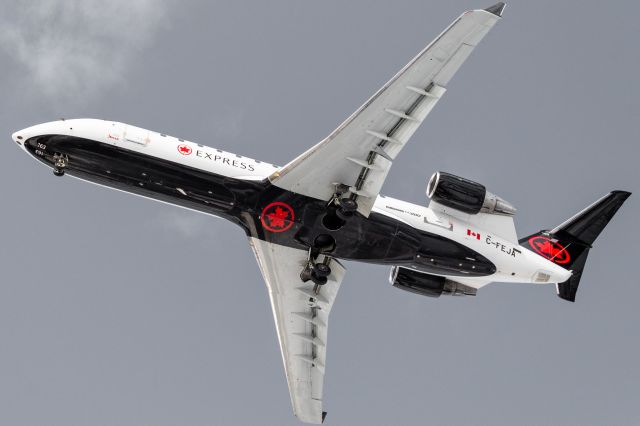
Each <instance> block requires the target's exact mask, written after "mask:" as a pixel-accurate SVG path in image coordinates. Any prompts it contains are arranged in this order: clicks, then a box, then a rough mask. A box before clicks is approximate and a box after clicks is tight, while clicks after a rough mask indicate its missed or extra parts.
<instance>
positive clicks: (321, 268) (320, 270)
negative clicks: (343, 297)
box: [313, 263, 331, 278]
mask: <svg viewBox="0 0 640 426" xmlns="http://www.w3.org/2000/svg"><path fill="white" fill-rule="evenodd" d="M313 275H315V276H316V277H320V278H323V277H324V278H326V277H328V276H329V275H331V268H330V267H329V265H325V264H324V263H316V264H315V265H313Z"/></svg>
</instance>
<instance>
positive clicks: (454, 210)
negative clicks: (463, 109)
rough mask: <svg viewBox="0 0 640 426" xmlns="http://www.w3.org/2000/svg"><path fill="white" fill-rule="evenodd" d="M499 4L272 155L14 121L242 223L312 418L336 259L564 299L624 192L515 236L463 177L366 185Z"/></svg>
mask: <svg viewBox="0 0 640 426" xmlns="http://www.w3.org/2000/svg"><path fill="white" fill-rule="evenodd" d="M503 10H504V3H498V4H496V5H494V6H491V7H489V8H487V9H485V10H472V11H468V12H465V13H463V14H462V15H461V16H460V17H458V18H457V19H456V20H455V21H454V22H453V23H452V24H451V25H450V26H449V27H448V28H447V29H445V30H444V32H442V33H441V34H440V35H439V36H438V37H437V38H436V39H435V40H434V41H433V42H432V43H431V44H429V45H428V46H427V47H426V48H425V49H424V50H423V51H422V52H420V53H419V54H418V56H416V57H415V58H414V59H413V60H412V61H411V62H409V64H408V65H406V66H405V67H404V68H402V70H400V72H398V73H397V74H396V75H395V76H394V77H393V78H392V79H391V80H389V82H388V83H386V84H385V85H384V86H383V87H382V88H381V89H380V90H379V91H378V92H376V93H375V94H374V95H373V96H372V97H371V99H369V100H368V101H367V102H366V103H365V104H364V105H363V106H362V107H360V108H359V109H358V110H357V111H356V112H355V113H353V115H351V116H350V117H349V118H347V120H346V121H345V122H344V123H342V124H341V125H340V126H339V127H338V128H337V129H336V130H334V131H333V133H331V134H330V135H329V136H327V138H326V139H324V140H322V141H321V142H320V143H318V144H317V145H315V146H314V147H312V148H311V149H309V150H308V151H306V152H304V153H303V154H301V155H300V156H299V157H297V158H295V159H293V160H292V161H291V162H289V163H288V164H287V165H285V166H284V167H275V166H273V165H271V164H267V163H264V162H260V161H257V160H253V159H250V158H245V157H241V156H239V155H235V154H231V153H229V152H224V151H221V150H219V149H213V148H209V147H206V146H203V145H200V144H198V143H195V142H191V141H186V140H182V139H177V138H174V137H171V136H167V135H165V134H162V133H157V132H153V131H149V130H145V129H142V128H139V127H135V126H131V125H127V124H123V123H119V122H114V121H103V120H93V119H77V120H61V121H55V122H50V123H45V124H40V125H36V126H33V127H29V128H26V129H24V130H20V131H18V132H16V133H14V134H13V140H14V141H15V142H16V143H17V144H18V145H19V146H20V147H22V149H24V150H25V151H26V152H27V153H28V154H29V155H31V156H32V157H33V158H35V159H36V160H38V161H39V162H41V163H43V164H45V165H46V166H48V167H50V168H52V169H53V173H54V174H55V175H56V176H63V175H70V176H73V177H75V178H79V179H82V180H85V181H89V182H93V183H96V184H99V185H103V186H108V187H111V188H115V189H118V190H121V191H125V192H129V193H133V194H137V195H141V196H144V197H147V198H152V199H155V200H159V201H162V202H165V203H170V204H175V205H178V206H182V207H186V208H188V209H192V210H197V211H199V212H204V213H207V214H211V215H215V216H221V217H223V218H226V219H228V220H230V221H232V222H234V223H235V224H237V225H238V226H240V227H241V228H242V229H243V230H244V232H245V233H246V235H247V237H248V239H249V244H250V245H251V247H252V249H253V252H254V253H255V256H256V259H257V261H258V264H259V266H260V270H261V271H262V275H263V278H264V280H265V282H266V284H267V289H268V293H269V298H270V299H271V307H272V309H273V316H274V319H275V325H276V330H277V335H278V339H279V342H280V349H281V351H282V360H283V362H284V368H285V373H286V378H287V382H288V385H289V391H290V393H291V401H292V404H293V411H294V413H295V415H296V416H298V417H299V418H300V420H302V421H304V422H309V423H321V422H322V421H323V420H324V417H325V414H326V413H325V411H324V410H323V404H322V398H323V396H322V388H323V378H324V374H325V368H326V348H327V326H328V324H329V313H330V311H331V307H332V306H333V303H334V301H335V298H336V295H337V293H338V288H339V286H340V283H341V282H342V279H343V278H344V276H345V267H344V266H343V263H342V261H345V260H351V261H360V262H368V263H375V264H384V265H389V266H390V269H391V272H390V281H391V283H392V284H393V285H394V286H395V287H397V288H399V289H402V290H407V291H410V292H413V293H417V294H421V295H425V296H430V297H438V296H440V295H475V294H476V292H477V290H478V289H480V288H481V287H483V286H485V285H487V284H489V283H490V282H494V281H499V282H510V283H530V284H555V286H556V289H557V293H558V295H559V296H560V297H561V298H562V299H565V300H570V301H574V300H575V295H576V291H577V289H578V283H579V282H580V278H581V276H582V271H583V268H584V266H585V261H586V259H587V254H588V252H589V249H590V248H591V246H592V244H593V242H594V240H595V239H596V237H597V236H598V235H599V234H600V232H601V231H602V230H603V228H604V227H605V226H606V225H607V223H608V222H609V220H610V219H611V218H612V217H613V215H614V214H615V213H616V211H617V210H618V208H619V207H620V206H621V205H622V203H623V202H624V201H625V200H626V199H627V197H628V196H629V195H630V193H628V192H624V191H613V192H611V193H609V194H607V195H605V196H604V197H603V198H601V199H599V200H598V201H596V202H595V203H594V204H592V205H591V206H589V207H587V208H586V209H585V210H583V211H581V212H580V213H578V214H577V215H575V216H573V217H572V218H570V219H569V220H567V221H566V222H564V223H563V224H561V225H559V226H557V227H555V228H553V229H551V230H545V231H541V232H538V233H536V234H533V235H531V236H528V237H525V238H522V239H518V237H517V236H516V232H515V227H514V223H513V216H514V213H515V211H516V209H515V208H514V207H513V206H512V205H511V204H509V203H508V202H507V201H505V200H504V199H502V198H500V197H498V196H496V195H494V194H492V193H491V192H488V191H487V190H486V188H485V187H484V186H483V185H481V184H479V183H476V182H473V181H471V180H468V179H464V178H461V177H457V176H454V175H452V174H449V173H444V172H438V173H435V174H434V175H433V176H432V177H431V180H430V181H429V182H428V185H427V196H428V197H429V198H430V203H429V206H428V207H425V206H422V205H415V204H411V203H408V202H404V201H400V200H397V199H394V198H391V197H387V196H382V195H380V188H382V184H383V183H384V181H385V178H386V176H387V173H389V169H390V168H391V165H392V164H393V162H394V161H395V160H396V158H397V156H398V154H399V153H400V151H401V150H402V148H404V146H405V145H406V144H407V143H408V142H409V139H410V138H411V136H412V135H413V133H414V132H415V131H416V130H417V129H418V127H420V124H421V123H422V122H423V121H424V120H425V119H426V118H427V116H428V115H429V112H430V111H431V109H432V108H433V107H434V106H435V105H436V103H438V100H439V99H440V98H442V96H443V95H444V94H445V91H446V89H447V87H448V86H449V81H450V80H451V78H452V77H453V75H454V74H455V72H456V71H457V70H458V68H460V66H461V65H462V64H463V63H464V61H465V60H466V59H467V57H468V56H469V54H470V53H471V52H472V51H473V50H474V49H475V47H476V46H477V45H478V43H479V42H480V40H482V39H483V38H484V36H485V35H486V34H487V33H488V32H489V30H491V28H492V27H493V26H494V25H495V24H496V23H497V22H498V21H499V20H500V18H501V16H502V12H503Z"/></svg>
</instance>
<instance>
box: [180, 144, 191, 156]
mask: <svg viewBox="0 0 640 426" xmlns="http://www.w3.org/2000/svg"><path fill="white" fill-rule="evenodd" d="M191 151H192V149H191V147H190V146H189V145H178V152H179V153H180V154H182V155H189V154H191Z"/></svg>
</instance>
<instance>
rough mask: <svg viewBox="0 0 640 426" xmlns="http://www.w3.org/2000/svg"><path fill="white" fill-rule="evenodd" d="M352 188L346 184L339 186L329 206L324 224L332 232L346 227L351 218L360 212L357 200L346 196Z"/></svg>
mask: <svg viewBox="0 0 640 426" xmlns="http://www.w3.org/2000/svg"><path fill="white" fill-rule="evenodd" d="M349 190H350V188H349V186H347V185H344V184H337V185H336V191H335V193H334V194H333V197H332V198H331V201H329V204H327V213H326V214H325V215H324V217H323V219H322V224H323V225H324V227H325V228H327V229H328V230H330V231H337V230H339V229H340V228H342V227H343V226H344V224H345V223H346V222H347V220H349V218H350V217H352V216H353V214H354V213H355V212H356V210H358V203H357V202H356V200H355V198H353V196H352V197H348V196H347V195H346V194H347V193H348V192H349Z"/></svg>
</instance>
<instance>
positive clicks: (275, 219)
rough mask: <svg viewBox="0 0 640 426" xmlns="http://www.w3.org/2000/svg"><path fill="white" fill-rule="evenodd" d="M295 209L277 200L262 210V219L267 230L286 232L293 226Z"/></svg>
mask: <svg viewBox="0 0 640 426" xmlns="http://www.w3.org/2000/svg"><path fill="white" fill-rule="evenodd" d="M293 218H294V215H293V209H292V208H291V206H290V205H288V204H287V203H283V202H281V201H276V202H273V203H271V204H269V205H268V206H267V207H265V208H264V210H262V215H261V219H260V221H261V222H262V226H264V228H265V229H266V230H267V231H271V232H284V231H286V230H287V229H289V228H291V227H292V226H293Z"/></svg>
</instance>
